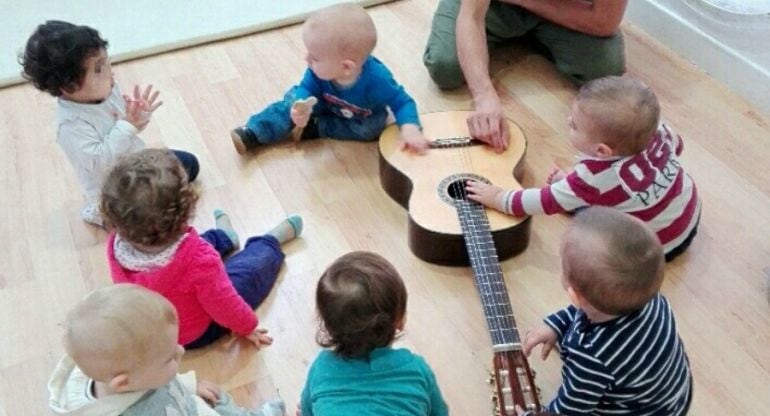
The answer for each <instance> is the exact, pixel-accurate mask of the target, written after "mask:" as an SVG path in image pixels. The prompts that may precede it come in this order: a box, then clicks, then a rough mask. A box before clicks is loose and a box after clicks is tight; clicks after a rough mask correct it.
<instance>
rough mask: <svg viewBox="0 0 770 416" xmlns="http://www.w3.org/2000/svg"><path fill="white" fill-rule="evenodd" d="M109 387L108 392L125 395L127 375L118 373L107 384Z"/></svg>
mask: <svg viewBox="0 0 770 416" xmlns="http://www.w3.org/2000/svg"><path fill="white" fill-rule="evenodd" d="M107 384H109V386H110V390H112V391H114V392H118V393H125V392H127V391H128V385H129V384H128V374H126V373H120V374H118V375H116V376H115V377H113V378H111V379H110V381H109V382H108V383H107Z"/></svg>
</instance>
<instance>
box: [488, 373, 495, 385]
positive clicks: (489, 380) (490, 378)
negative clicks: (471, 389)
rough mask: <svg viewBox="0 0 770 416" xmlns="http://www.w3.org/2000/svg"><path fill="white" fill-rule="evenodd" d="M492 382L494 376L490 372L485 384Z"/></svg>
mask: <svg viewBox="0 0 770 416" xmlns="http://www.w3.org/2000/svg"><path fill="white" fill-rule="evenodd" d="M494 382H495V377H494V376H493V375H492V374H490V375H489V378H488V379H487V384H494Z"/></svg>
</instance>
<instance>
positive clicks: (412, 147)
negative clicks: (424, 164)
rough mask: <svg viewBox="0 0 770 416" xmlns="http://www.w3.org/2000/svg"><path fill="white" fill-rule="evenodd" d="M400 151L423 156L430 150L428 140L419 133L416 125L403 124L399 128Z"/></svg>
mask: <svg viewBox="0 0 770 416" xmlns="http://www.w3.org/2000/svg"><path fill="white" fill-rule="evenodd" d="M399 139H400V140H401V150H408V151H412V152H415V153H418V154H425V153H427V152H428V149H430V140H428V139H427V138H426V137H425V135H423V134H422V131H420V127H419V126H417V125H416V124H404V125H403V126H401V134H400V136H399Z"/></svg>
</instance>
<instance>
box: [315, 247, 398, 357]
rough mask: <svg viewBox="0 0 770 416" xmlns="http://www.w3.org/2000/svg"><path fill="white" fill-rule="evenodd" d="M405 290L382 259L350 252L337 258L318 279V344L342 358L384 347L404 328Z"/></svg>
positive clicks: (358, 252)
mask: <svg viewBox="0 0 770 416" xmlns="http://www.w3.org/2000/svg"><path fill="white" fill-rule="evenodd" d="M406 297H407V295H406V287H405V286H404V282H403V280H401V276H399V274H398V272H397V271H396V269H395V268H394V267H393V265H391V264H390V262H388V261H387V260H385V259H384V258H383V257H382V256H380V255H378V254H374V253H370V252H365V251H354V252H352V253H348V254H345V255H344V256H342V257H340V258H338V259H337V260H336V261H335V262H334V263H332V265H331V266H329V268H328V269H326V271H325V272H324V274H323V276H321V280H319V281H318V287H317V288H316V307H317V308H318V314H319V315H320V317H321V321H322V322H321V324H322V328H321V331H320V332H319V334H318V343H319V344H321V346H324V347H331V348H333V349H334V351H335V352H336V353H337V354H339V355H341V356H342V357H345V358H356V357H364V356H366V355H367V354H369V353H370V352H371V351H372V350H374V349H375V348H380V347H387V346H388V345H390V344H391V343H392V342H393V340H394V339H395V337H396V332H397V331H400V330H402V329H403V327H404V323H405V319H406Z"/></svg>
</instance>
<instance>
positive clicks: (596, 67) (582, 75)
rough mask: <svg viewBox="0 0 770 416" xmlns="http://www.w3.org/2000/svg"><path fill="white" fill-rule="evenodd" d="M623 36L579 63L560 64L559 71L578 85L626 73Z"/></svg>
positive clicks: (602, 46) (606, 44) (603, 45)
mask: <svg viewBox="0 0 770 416" xmlns="http://www.w3.org/2000/svg"><path fill="white" fill-rule="evenodd" d="M624 49H625V48H624V45H623V38H622V35H619V36H617V37H616V38H615V39H613V42H606V43H604V44H602V45H601V47H597V48H595V49H594V50H593V51H592V56H589V57H587V58H589V59H582V60H580V61H578V62H571V63H567V62H558V61H557V65H556V66H557V68H558V69H559V71H561V72H562V73H564V74H565V75H567V76H568V77H570V78H572V80H573V81H574V82H575V83H576V84H577V85H583V84H585V83H586V82H588V81H591V80H594V79H598V78H603V77H606V76H610V75H623V74H624V73H625V72H626V57H625V50H624Z"/></svg>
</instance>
